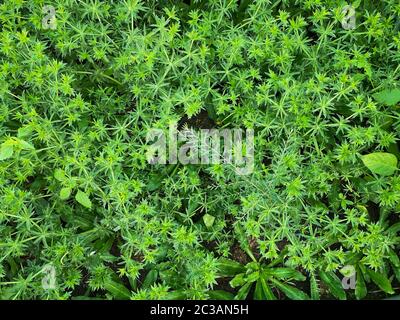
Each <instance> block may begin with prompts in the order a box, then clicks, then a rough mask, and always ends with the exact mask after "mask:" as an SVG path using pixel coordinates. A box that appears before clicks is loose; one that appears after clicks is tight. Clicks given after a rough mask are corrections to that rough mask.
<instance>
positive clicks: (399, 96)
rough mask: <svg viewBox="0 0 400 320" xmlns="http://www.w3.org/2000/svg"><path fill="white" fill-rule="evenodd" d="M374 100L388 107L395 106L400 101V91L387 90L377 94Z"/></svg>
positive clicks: (396, 89)
mask: <svg viewBox="0 0 400 320" xmlns="http://www.w3.org/2000/svg"><path fill="white" fill-rule="evenodd" d="M374 98H375V100H376V101H378V102H379V103H382V104H384V105H386V106H394V105H396V104H397V103H398V102H399V101H400V89H398V88H395V89H386V90H383V91H381V92H378V93H375V94H374Z"/></svg>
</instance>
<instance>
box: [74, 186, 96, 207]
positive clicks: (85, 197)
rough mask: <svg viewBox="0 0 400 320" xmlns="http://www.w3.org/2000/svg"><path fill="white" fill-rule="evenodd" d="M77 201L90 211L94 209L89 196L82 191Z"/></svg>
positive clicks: (77, 195) (77, 196)
mask: <svg viewBox="0 0 400 320" xmlns="http://www.w3.org/2000/svg"><path fill="white" fill-rule="evenodd" d="M75 199H76V201H78V202H79V203H80V204H81V205H83V206H84V207H86V208H89V209H90V208H91V207H92V202H91V201H90V199H89V197H88V195H87V194H86V193H84V192H82V191H80V190H79V191H78V192H77V193H76V195H75Z"/></svg>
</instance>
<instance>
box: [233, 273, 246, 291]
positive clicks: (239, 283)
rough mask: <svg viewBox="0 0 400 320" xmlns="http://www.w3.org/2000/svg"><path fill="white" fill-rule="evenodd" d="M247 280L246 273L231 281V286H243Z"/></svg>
mask: <svg viewBox="0 0 400 320" xmlns="http://www.w3.org/2000/svg"><path fill="white" fill-rule="evenodd" d="M246 280H247V279H246V278H245V275H244V273H240V274H238V275H236V276H235V277H234V278H233V279H232V280H231V281H229V284H230V285H231V287H232V288H236V287H239V286H242V285H243V284H244V283H245V282H246Z"/></svg>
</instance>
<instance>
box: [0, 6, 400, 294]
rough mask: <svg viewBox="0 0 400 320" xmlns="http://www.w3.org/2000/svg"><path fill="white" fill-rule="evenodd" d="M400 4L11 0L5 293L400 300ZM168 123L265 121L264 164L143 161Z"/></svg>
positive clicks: (0, 208) (1, 188) (2, 62)
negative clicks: (352, 17) (246, 169)
mask: <svg viewBox="0 0 400 320" xmlns="http://www.w3.org/2000/svg"><path fill="white" fill-rule="evenodd" d="M348 4H352V5H353V6H354V8H355V12H356V28H355V29H350V30H347V29H345V28H343V26H342V20H343V18H344V13H343V12H342V10H343V7H344V6H346V5H348ZM45 5H51V6H53V7H54V9H55V12H56V16H55V19H56V20H54V19H53V20H51V19H50V22H52V23H54V22H56V25H54V27H50V28H46V26H48V25H46V24H44V22H43V21H42V20H43V19H46V15H47V14H48V13H49V12H50V11H46V10H43V8H44V6H45ZM399 15H400V4H399V2H398V1H397V0H383V1H372V0H365V1H355V2H354V3H346V2H344V1H334V0H326V1H323V0H256V1H249V0H241V1H234V0H192V1H177V0H176V1H173V0H168V1H167V0H160V1H154V0H146V1H144V0H123V1H117V0H115V1H113V0H109V1H100V0H82V1H80V0H59V1H46V2H44V1H42V0H29V1H24V0H6V1H4V2H2V3H1V4H0V297H1V298H2V299H48V298H50V299H88V298H101V299H211V298H212V299H233V298H236V299H309V298H312V299H324V298H334V299H346V298H347V299H369V298H377V297H378V298H384V297H389V296H393V295H395V294H396V293H399V286H400V283H399V281H400V260H399V247H400V241H399V234H398V232H399V231H400V222H399V213H400V175H399V170H398V158H399V156H400V153H399V143H398V140H399V137H400V133H399V132H400V121H399V114H400V109H399V101H400V88H399V60H400V20H399ZM172 121H176V122H180V123H181V124H183V123H185V124H187V125H190V126H192V127H194V128H204V127H208V128H217V129H218V128H221V129H222V128H244V129H246V128H247V129H254V132H255V143H254V146H255V151H254V155H255V168H254V172H253V173H252V174H250V175H246V176H240V175H237V174H236V173H235V171H234V170H232V168H230V167H229V166H224V165H182V164H177V165H150V164H148V163H147V161H146V153H145V150H146V141H145V137H146V132H147V131H148V130H149V129H151V128H165V127H167V126H168V125H169V124H170V123H171V122H172ZM46 266H47V267H46ZM349 266H350V267H352V268H354V270H355V272H356V284H355V287H354V288H351V289H348V290H345V289H346V288H344V287H343V285H342V279H343V277H344V276H350V274H348V270H349ZM45 267H46V268H47V269H46V270H50V271H51V272H49V273H46V272H44V270H43V268H45ZM49 268H50V269H49ZM49 276H53V277H55V278H54V279H55V283H53V285H52V286H50V288H49V286H47V287H46V286H44V284H49V278H48V277H49ZM46 277H47V278H46ZM44 279H45V281H44ZM54 279H53V280H54ZM50 280H51V279H50ZM50 282H51V281H50ZM50 284H51V283H50Z"/></svg>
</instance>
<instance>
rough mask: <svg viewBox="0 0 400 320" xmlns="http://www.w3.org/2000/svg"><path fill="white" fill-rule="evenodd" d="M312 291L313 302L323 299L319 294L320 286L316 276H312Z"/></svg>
mask: <svg viewBox="0 0 400 320" xmlns="http://www.w3.org/2000/svg"><path fill="white" fill-rule="evenodd" d="M310 291H311V299H312V300H319V299H321V297H320V294H319V286H318V283H317V279H316V278H315V275H314V274H311V279H310Z"/></svg>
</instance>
